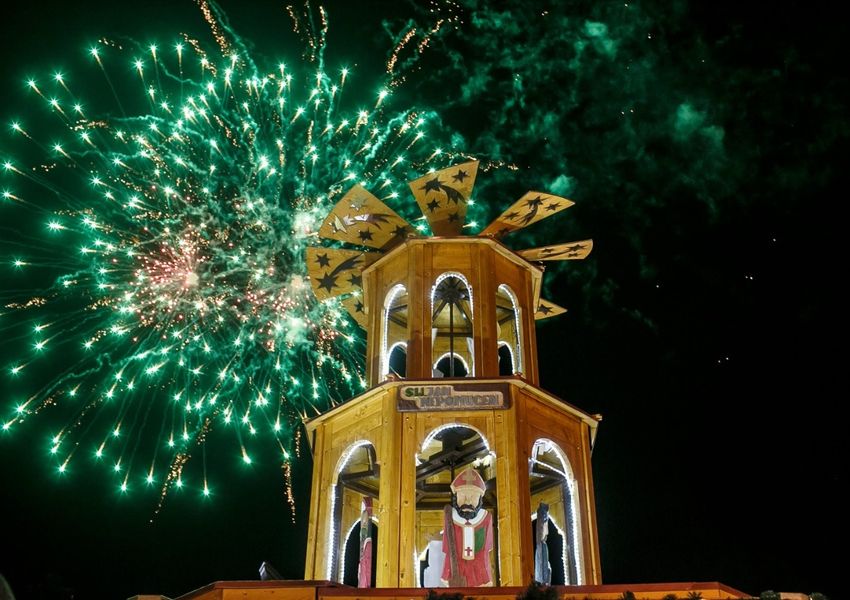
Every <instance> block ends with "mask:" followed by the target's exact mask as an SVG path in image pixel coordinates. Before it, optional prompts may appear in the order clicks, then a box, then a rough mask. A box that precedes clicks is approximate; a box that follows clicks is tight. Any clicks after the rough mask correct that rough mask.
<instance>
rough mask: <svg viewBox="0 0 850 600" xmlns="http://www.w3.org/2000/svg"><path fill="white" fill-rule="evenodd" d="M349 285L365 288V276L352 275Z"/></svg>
mask: <svg viewBox="0 0 850 600" xmlns="http://www.w3.org/2000/svg"><path fill="white" fill-rule="evenodd" d="M348 283H350V284H351V285H356V286H357V287H363V276H362V275H356V274H354V273H352V274H351V277H350V278H349V280H348Z"/></svg>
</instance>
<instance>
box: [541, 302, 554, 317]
mask: <svg viewBox="0 0 850 600" xmlns="http://www.w3.org/2000/svg"><path fill="white" fill-rule="evenodd" d="M537 312H539V313H542V314H544V315H548V314H549V313H550V312H552V309H551V308H550V307H548V306H546V305H545V304H541V305H540V306H538V307H537Z"/></svg>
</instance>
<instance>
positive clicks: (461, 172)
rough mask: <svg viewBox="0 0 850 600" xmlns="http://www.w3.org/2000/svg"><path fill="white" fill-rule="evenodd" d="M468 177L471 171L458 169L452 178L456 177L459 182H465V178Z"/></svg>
mask: <svg viewBox="0 0 850 600" xmlns="http://www.w3.org/2000/svg"><path fill="white" fill-rule="evenodd" d="M467 177H469V173H467V172H466V171H464V170H463V169H458V170H457V173H455V174H454V175H452V179H454V180H455V181H457V182H458V183H463V180H464V179H466V178H467Z"/></svg>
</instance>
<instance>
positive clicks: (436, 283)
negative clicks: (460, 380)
mask: <svg viewBox="0 0 850 600" xmlns="http://www.w3.org/2000/svg"><path fill="white" fill-rule="evenodd" d="M449 277H455V278H457V279H460V280H461V281H462V282H463V285H465V286H466V291H467V292H469V312H470V319H471V320H472V321H475V302H474V300H473V297H472V286H471V285H469V280H468V279H467V278H466V277H465V276H464V275H463V274H462V273H458V272H457V271H446V272H445V273H440V274H439V275H438V276H437V279H435V280H434V285H433V286H431V315H432V316H431V318H432V320H433V318H434V317H433V315H434V294H436V292H437V288H438V287H439V285H440V283H442V282H443V280H444V279H448V278H449ZM470 325H471V323H470ZM431 354H432V356H433V348H432V350H431ZM455 354H457V353H455ZM469 356H470V358H471V359H472V360H471V361H470V362H471V363H472V368H471V369H470V368H467V377H474V376H475V346H474V345H473V346H472V347H471V348H469ZM464 364H465V363H464ZM482 437H483V436H482Z"/></svg>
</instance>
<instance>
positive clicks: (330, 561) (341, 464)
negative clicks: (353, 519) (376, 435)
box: [325, 440, 377, 581]
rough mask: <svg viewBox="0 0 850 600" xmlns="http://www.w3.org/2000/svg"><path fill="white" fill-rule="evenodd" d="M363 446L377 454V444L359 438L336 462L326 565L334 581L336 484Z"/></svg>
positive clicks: (332, 484)
mask: <svg viewBox="0 0 850 600" xmlns="http://www.w3.org/2000/svg"><path fill="white" fill-rule="evenodd" d="M363 446H371V447H372V452H373V453H375V454H377V451H376V450H375V444H373V443H372V442H371V441H370V440H357V441H356V442H354V443H352V444H351V445H350V446H349V447H348V448H346V449H345V451H344V452H343V453H342V455H341V456H340V457H339V460H338V461H337V463H336V469H335V470H334V479H333V483H331V489H330V494H328V495H329V496H330V497H331V512H330V513H329V514H330V516H331V518H330V527H328V539H327V551H326V552H327V554H326V562H327V564H326V565H325V574H326V577H327V579H328V581H333V568H334V562H336V561H335V560H334V555H335V554H336V547H337V545H338V544H336V543H334V537H335V536H336V529H337V524H336V518H335V517H334V515H335V514H336V486H337V482H338V481H339V474H340V473H342V470H343V469H344V468H345V466H346V465H347V464H348V461H349V460H351V456H352V455H353V454H354V453H355V452H356V451H357V449H358V448H362V447H363ZM339 525H340V527H341V526H342V523H340V524H339ZM349 533H350V532H349ZM343 568H344V566H343V567H342V568H340V572H342V569H343Z"/></svg>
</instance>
